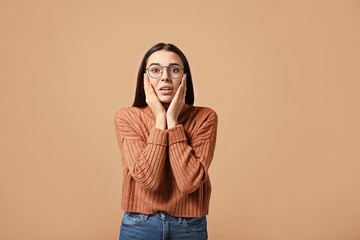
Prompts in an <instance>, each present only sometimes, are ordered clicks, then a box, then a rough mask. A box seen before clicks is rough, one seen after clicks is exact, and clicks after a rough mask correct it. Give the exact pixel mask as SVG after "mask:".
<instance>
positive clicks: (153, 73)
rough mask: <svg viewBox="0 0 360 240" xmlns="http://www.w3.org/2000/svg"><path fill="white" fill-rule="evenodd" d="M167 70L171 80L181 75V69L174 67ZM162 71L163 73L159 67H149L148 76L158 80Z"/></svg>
mask: <svg viewBox="0 0 360 240" xmlns="http://www.w3.org/2000/svg"><path fill="white" fill-rule="evenodd" d="M167 69H168V73H169V75H170V77H171V78H179V77H181V75H182V73H183V70H182V69H181V67H179V66H176V65H174V66H170V67H167ZM162 71H163V67H161V66H159V65H152V66H150V67H149V75H150V77H152V78H159V77H160V76H161V74H162Z"/></svg>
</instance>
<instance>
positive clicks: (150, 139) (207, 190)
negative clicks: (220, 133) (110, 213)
mask: <svg viewBox="0 0 360 240" xmlns="http://www.w3.org/2000/svg"><path fill="white" fill-rule="evenodd" d="M114 120H115V129H116V136H117V140H118V144H119V147H120V151H121V155H122V161H123V183H122V200H121V207H122V209H123V210H124V211H130V212H140V213H146V214H151V213H155V212H157V211H164V212H167V213H168V214H170V215H172V216H177V217H201V216H203V215H207V214H208V212H209V203H210V196H211V184H210V179H209V174H208V170H209V167H210V164H211V162H212V159H213V154H214V149H215V143H216V132H217V123H218V117H217V114H216V112H215V111H214V110H212V109H211V108H208V107H198V106H191V105H188V104H185V105H184V106H183V108H182V110H181V112H180V115H179V118H178V123H179V124H178V125H177V126H175V127H173V128H170V129H166V130H161V129H159V128H155V116H154V114H153V113H152V111H151V109H150V107H149V106H146V107H143V108H137V107H125V108H120V109H118V110H117V111H116V113H115V116H114Z"/></svg>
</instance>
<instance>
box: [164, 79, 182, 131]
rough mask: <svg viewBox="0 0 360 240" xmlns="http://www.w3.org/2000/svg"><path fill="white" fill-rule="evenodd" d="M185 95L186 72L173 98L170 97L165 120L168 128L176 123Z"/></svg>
mask: <svg viewBox="0 0 360 240" xmlns="http://www.w3.org/2000/svg"><path fill="white" fill-rule="evenodd" d="M185 96H186V74H184V75H183V77H182V79H181V84H180V86H179V87H178V89H177V91H176V93H175V96H174V98H173V99H172V101H171V103H170V106H169V108H168V110H167V112H166V121H167V126H168V128H172V127H175V126H176V125H177V124H178V117H179V115H180V112H181V109H182V108H183V106H184V104H185Z"/></svg>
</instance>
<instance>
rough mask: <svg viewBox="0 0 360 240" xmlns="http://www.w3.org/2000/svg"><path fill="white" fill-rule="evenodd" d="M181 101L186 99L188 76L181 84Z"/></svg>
mask: <svg viewBox="0 0 360 240" xmlns="http://www.w3.org/2000/svg"><path fill="white" fill-rule="evenodd" d="M181 85H182V86H181V87H182V89H181V99H183V98H184V97H185V93H186V75H184V77H183V79H182V82H181Z"/></svg>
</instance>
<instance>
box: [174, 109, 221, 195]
mask: <svg viewBox="0 0 360 240" xmlns="http://www.w3.org/2000/svg"><path fill="white" fill-rule="evenodd" d="M217 123H218V117H217V114H216V113H215V112H214V111H211V113H210V114H209V115H208V116H207V117H206V119H205V120H204V121H203V122H202V123H201V125H200V127H199V128H198V130H197V131H196V132H195V133H194V134H193V135H192V136H191V139H189V140H190V141H188V139H187V137H186V134H185V131H184V127H183V125H182V124H179V125H177V126H175V127H172V128H170V129H167V132H168V137H169V158H170V164H171V169H172V170H173V174H174V176H175V179H176V183H177V186H178V187H179V189H180V191H182V192H183V193H186V194H189V193H192V192H194V191H195V190H196V189H197V188H198V187H200V185H201V184H203V183H204V182H205V180H206V179H207V178H208V170H209V167H210V164H211V161H212V159H213V155H214V149H215V143H216V133H217ZM188 142H189V143H190V144H188Z"/></svg>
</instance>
